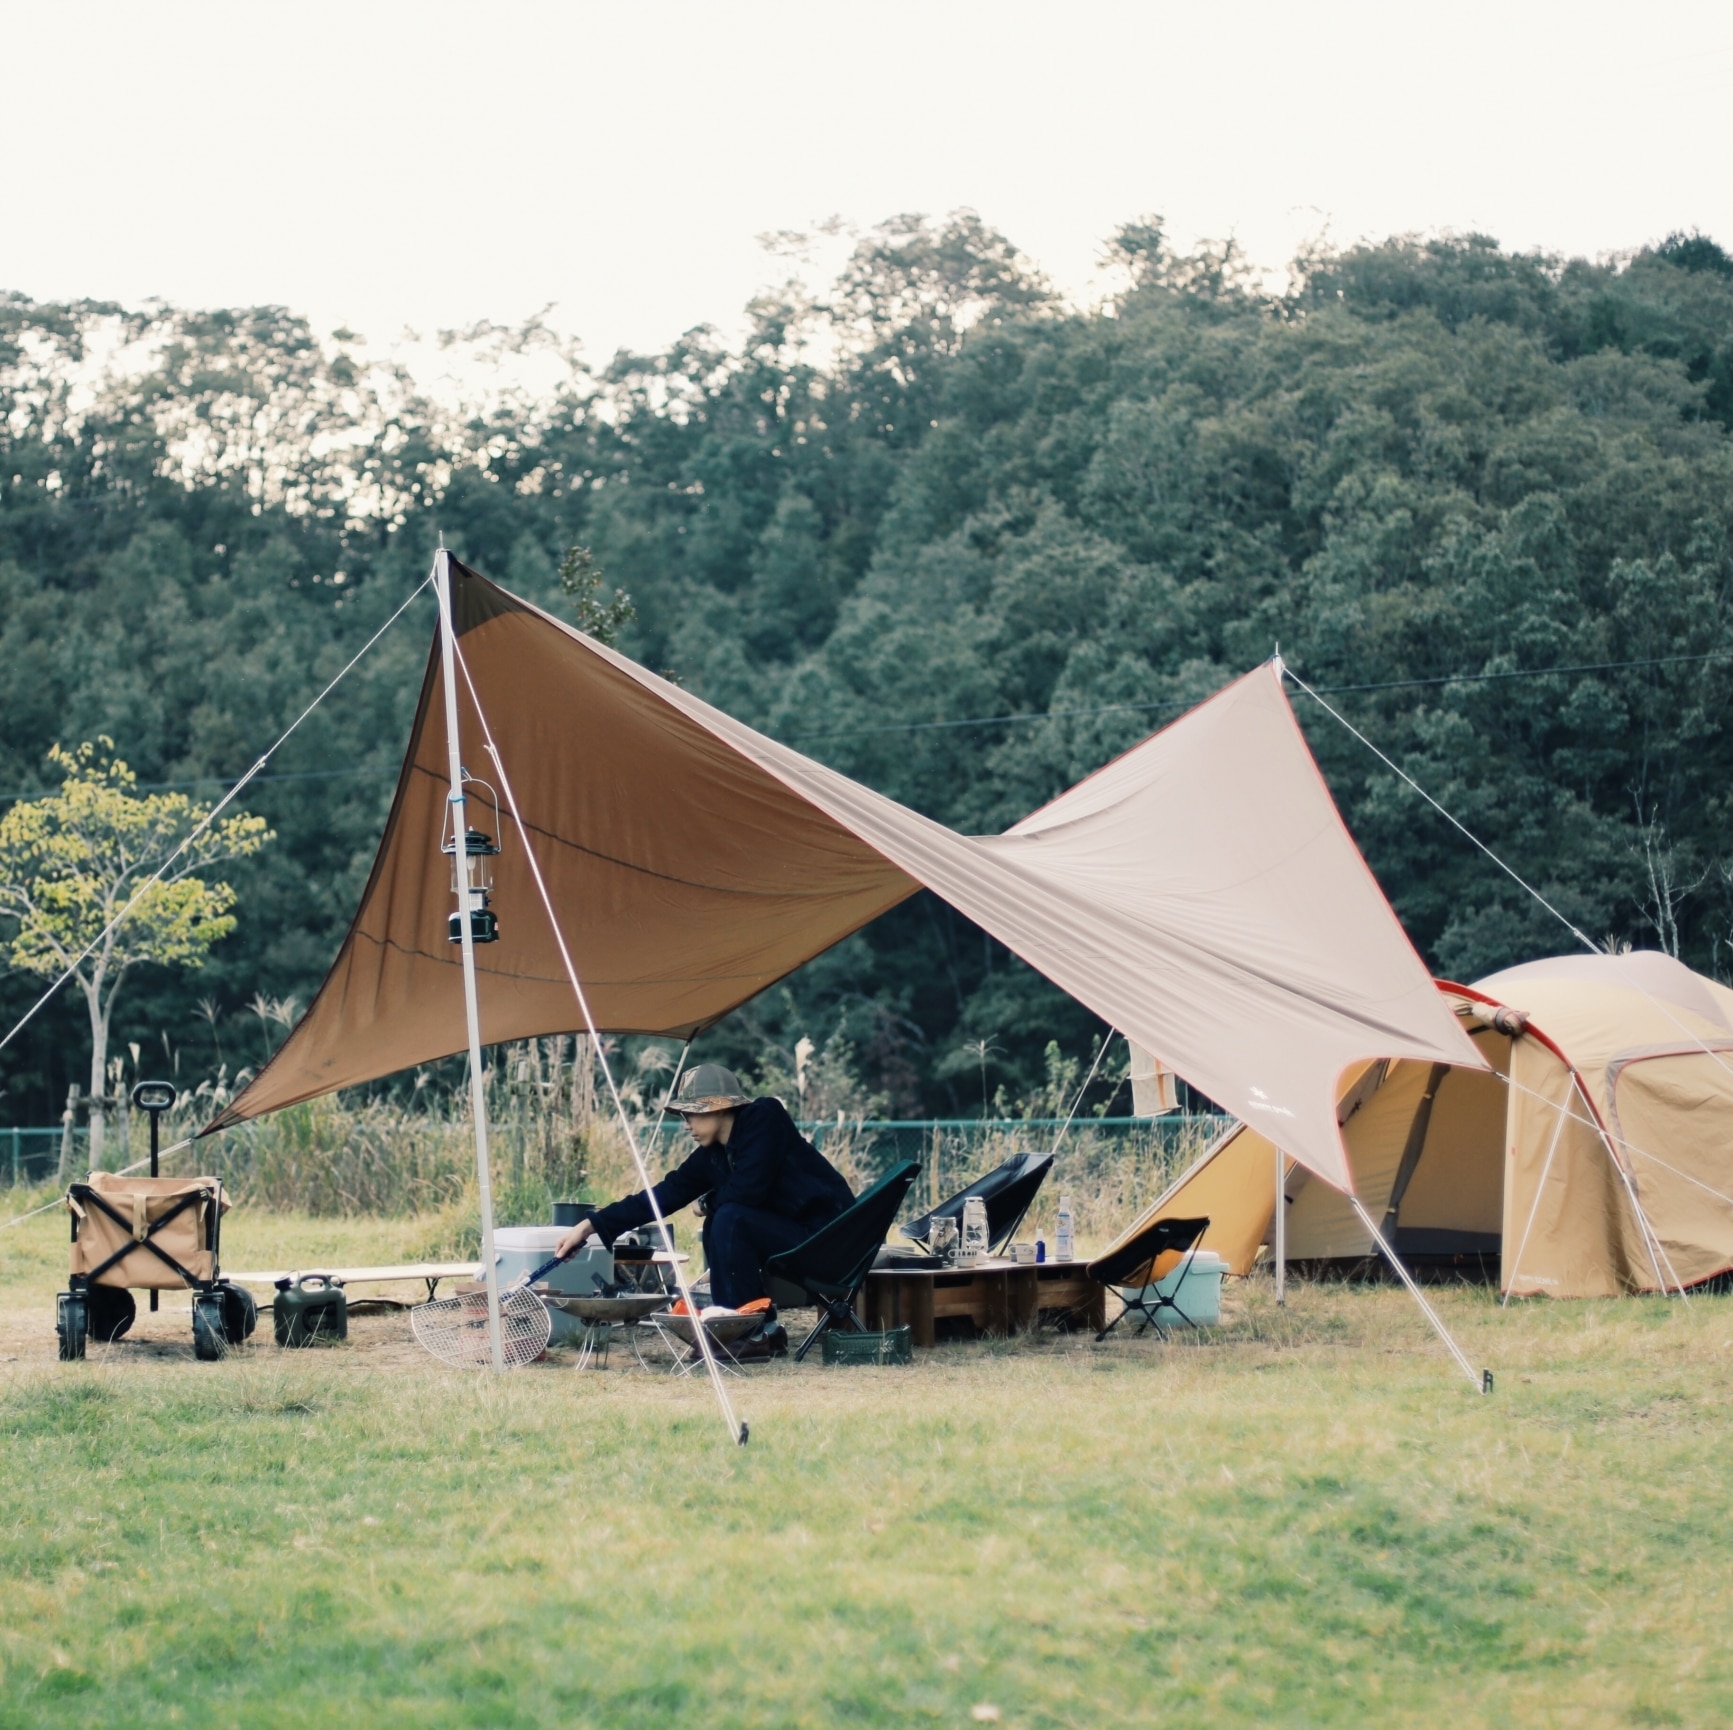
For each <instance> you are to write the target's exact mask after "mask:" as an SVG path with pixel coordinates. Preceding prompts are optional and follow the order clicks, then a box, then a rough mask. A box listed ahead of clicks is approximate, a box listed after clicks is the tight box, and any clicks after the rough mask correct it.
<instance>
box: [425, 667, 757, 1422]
mask: <svg viewBox="0 0 1733 1730" xmlns="http://www.w3.org/2000/svg"><path fill="white" fill-rule="evenodd" d="M458 664H459V665H460V666H463V677H464V682H465V683H466V684H467V685H468V686H469V699H470V701H471V702H472V703H474V704H475V718H476V720H478V721H479V722H480V723H481V736H482V738H483V740H484V741H485V743H486V746H487V754H488V756H489V757H491V758H492V759H493V766H494V769H495V770H496V771H497V772H498V774H499V786H500V791H501V792H502V793H504V794H505V802H506V809H507V810H509V811H510V812H511V816H512V822H513V823H515V824H516V825H517V832H518V840H519V842H520V843H521V844H522V846H523V850H524V862H525V864H527V865H528V866H529V868H530V876H531V877H532V878H533V879H534V881H535V886H536V893H537V894H538V895H539V896H540V897H541V903H542V909H543V911H544V912H545V913H546V914H547V916H548V925H549V927H550V928H551V929H552V931H553V935H554V943H555V945H556V946H557V947H558V949H559V952H560V959H561V961H563V962H564V963H565V968H566V977H567V979H569V980H570V981H571V986H572V995H573V996H574V997H575V998H576V999H577V1000H578V1013H579V1014H580V1015H582V1016H583V1018H584V1026H585V1027H586V1028H587V1029H588V1031H589V1035H590V1047H591V1050H592V1051H593V1052H594V1054H595V1061H596V1062H597V1063H598V1064H599V1065H600V1066H601V1071H602V1078H603V1080H605V1081H606V1082H607V1084H608V1092H609V1093H610V1094H611V1095H612V1097H613V1101H614V1110H615V1112H616V1113H617V1114H618V1116H619V1119H620V1127H621V1129H623V1130H624V1131H625V1134H626V1146H627V1148H628V1150H629V1151H630V1152H631V1155H632V1163H633V1165H635V1166H636V1167H637V1168H638V1178H639V1181H640V1182H641V1183H642V1184H643V1185H644V1194H645V1196H646V1198H647V1199H648V1200H649V1203H650V1212H651V1214H652V1215H653V1216H654V1217H655V1224H656V1230H657V1232H658V1233H659V1234H660V1235H661V1238H662V1241H663V1242H664V1243H665V1244H666V1245H667V1246H668V1254H669V1256H670V1257H671V1260H670V1264H669V1265H670V1269H671V1271H672V1272H673V1275H674V1284H675V1285H676V1286H678V1287H679V1290H680V1297H681V1299H682V1301H683V1302H684V1303H685V1305H686V1312H687V1314H688V1315H690V1316H691V1318H692V1332H693V1335H694V1337H695V1338H696V1339H697V1341H698V1350H699V1354H700V1356H702V1358H703V1359H704V1368H705V1371H706V1373H707V1374H708V1375H709V1377H710V1386H711V1387H712V1388H713V1389H714V1390H715V1394H716V1405H717V1409H718V1410H719V1411H720V1412H721V1414H722V1422H723V1423H724V1424H725V1425H726V1426H727V1429H728V1437H729V1440H730V1441H733V1442H736V1443H738V1444H739V1445H741V1446H742V1447H744V1446H745V1444H746V1441H747V1439H748V1437H749V1436H750V1435H751V1430H750V1428H749V1426H748V1425H746V1424H745V1423H743V1422H742V1421H741V1420H740V1419H739V1418H737V1417H736V1416H735V1415H734V1403H733V1401H731V1400H730V1399H729V1397H728V1389H727V1387H726V1386H725V1385H724V1383H723V1380H722V1367H721V1365H720V1364H718V1363H717V1361H716V1350H715V1346H714V1345H713V1344H712V1342H711V1338H710V1330H709V1329H708V1328H707V1327H705V1325H704V1320H703V1317H702V1316H700V1315H699V1313H698V1306H697V1304H695V1303H694V1302H693V1301H692V1288H691V1287H690V1286H689V1285H688V1284H687V1283H686V1275H685V1274H684V1273H683V1272H682V1271H681V1268H680V1258H679V1257H678V1256H677V1255H675V1254H674V1234H673V1232H672V1230H671V1229H670V1228H669V1225H668V1221H667V1219H666V1218H665V1217H664V1216H663V1213H662V1204H661V1202H659V1201H658V1200H657V1199H656V1185H655V1184H654V1182H652V1181H651V1178H650V1170H649V1167H648V1166H647V1165H645V1163H644V1155H643V1151H642V1150H641V1149H640V1148H639V1146H638V1138H637V1136H636V1135H635V1134H634V1133H633V1132H632V1119H631V1117H630V1115H629V1114H628V1112H627V1110H626V1102H625V1100H624V1099H622V1098H621V1097H620V1086H619V1083H618V1082H617V1081H616V1080H615V1079H614V1070H613V1065H612V1064H610V1063H609V1062H608V1057H607V1053H606V1052H605V1051H603V1050H602V1035H601V1031H600V1030H599V1029H598V1028H597V1026H596V1018H595V1016H594V1015H592V1014H591V1013H590V1000H589V997H588V996H587V995H586V994H585V991H584V985H583V981H582V980H581V979H580V978H579V977H578V969H577V967H576V965H575V964H574V963H573V961H572V952H571V950H570V949H569V948H568V947H567V946H566V934H565V932H564V931H563V930H562V929H561V928H560V921H559V916H558V915H557V914H556V913H555V912H554V898H553V897H552V896H551V895H550V894H549V893H548V885H547V879H546V878H544V877H543V876H542V868H541V865H540V864H539V862H538V861H537V859H536V851H535V848H533V847H532V846H531V845H530V835H529V826H528V825H527V824H526V823H525V822H524V817H523V812H522V811H521V810H520V809H519V808H518V802H517V795H516V794H515V793H514V792H513V791H512V786H511V777H510V776H509V775H508V774H507V773H506V769H505V760H504V758H502V757H501V756H500V754H499V746H498V745H497V744H495V743H494V737H493V729H492V728H491V727H489V726H488V724H487V711H486V710H485V709H484V708H483V707H482V706H481V693H480V692H478V691H477V690H476V688H475V681H474V680H473V679H471V678H470V676H469V668H468V667H467V666H464V665H463V662H462V660H461V659H459V661H458ZM691 1044H692V1042H691V1040H687V1042H686V1050H690V1048H691ZM686 1050H683V1051H682V1052H681V1054H680V1061H681V1063H682V1065H684V1063H685V1061H686ZM677 1083H678V1076H676V1084H677Z"/></svg>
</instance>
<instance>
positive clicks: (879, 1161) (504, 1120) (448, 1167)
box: [0, 1101, 1233, 1231]
mask: <svg viewBox="0 0 1733 1730" xmlns="http://www.w3.org/2000/svg"><path fill="white" fill-rule="evenodd" d="M520 1116H521V1117H522V1121H519V1118H520ZM327 1119H329V1121H327ZM1232 1122H1233V1119H1231V1118H1228V1117H1223V1116H1218V1115H1215V1114H1201V1113H1200V1114H1189V1115H1188V1114H1181V1113H1175V1114H1173V1115H1171V1116H1168V1117H1159V1118H1147V1117H1102V1118H1097V1117H1083V1118H1075V1119H1073V1120H1071V1122H1070V1125H1069V1127H1067V1125H1066V1122H1065V1120H1064V1119H1062V1118H978V1117H975V1118H869V1119H864V1120H862V1119H855V1120H846V1119H845V1120H843V1121H840V1122H839V1121H834V1120H833V1121H830V1122H825V1123H811V1122H807V1123H802V1124H801V1126H800V1127H801V1131H802V1133H803V1134H804V1135H805V1136H806V1137H807V1138H808V1140H810V1141H811V1142H812V1143H813V1144H814V1146H816V1147H817V1148H818V1149H819V1150H820V1151H821V1152H822V1153H823V1154H824V1155H825V1157H826V1158H827V1159H829V1160H830V1161H831V1162H832V1163H833V1164H834V1165H835V1166H836V1167H837V1168H838V1169H839V1170H840V1171H841V1172H842V1173H843V1174H844V1176H846V1177H847V1178H848V1179H849V1181H850V1182H851V1183H852V1184H853V1185H854V1186H855V1188H856V1189H857V1190H858V1189H861V1188H863V1187H864V1186H865V1185H867V1184H868V1183H871V1182H872V1181H874V1180H875V1179H876V1178H878V1177H880V1176H882V1175H883V1174H884V1173H885V1172H886V1171H888V1170H889V1169H890V1168H891V1167H892V1166H893V1165H896V1164H898V1163H899V1162H901V1161H903V1160H913V1161H914V1162H915V1163H916V1164H918V1165H919V1166H920V1168H921V1171H920V1176H919V1178H918V1179H917V1180H916V1185H915V1188H914V1190H913V1192H912V1193H911V1195H910V1197H909V1206H910V1210H911V1212H912V1213H918V1212H923V1211H925V1209H927V1208H929V1207H931V1206H933V1205H935V1204H936V1203H937V1202H940V1201H942V1200H944V1199H945V1197H946V1196H948V1195H952V1194H954V1193H955V1192H956V1191H957V1190H959V1189H961V1188H963V1187H964V1186H965V1185H966V1184H967V1183H969V1182H970V1181H971V1180H973V1179H974V1178H977V1177H979V1176H981V1175H982V1174H983V1173H984V1172H986V1171H989V1170H991V1169H992V1167H994V1166H995V1165H997V1164H999V1163H1000V1162H1001V1161H1002V1160H1005V1159H1008V1158H1009V1157H1010V1156H1011V1155H1012V1154H1014V1153H1029V1152H1046V1151H1050V1150H1052V1149H1053V1148H1054V1146H1055V1145H1056V1144H1057V1145H1058V1149H1059V1157H1058V1159H1057V1160H1056V1161H1055V1165H1054V1171H1053V1175H1052V1177H1051V1178H1050V1179H1049V1180H1048V1183H1047V1184H1046V1185H1045V1186H1044V1191H1043V1196H1042V1200H1041V1202H1040V1204H1039V1206H1038V1210H1037V1211H1038V1213H1044V1212H1049V1211H1052V1210H1054V1209H1056V1208H1057V1206H1058V1197H1059V1195H1060V1194H1061V1193H1065V1194H1068V1195H1069V1196H1070V1197H1071V1199H1072V1205H1073V1210H1074V1212H1075V1214H1076V1216H1077V1219H1078V1225H1079V1229H1080V1230H1085V1231H1087V1230H1089V1229H1091V1227H1092V1226H1094V1227H1098V1228H1100V1229H1109V1228H1112V1227H1115V1226H1116V1225H1118V1224H1122V1223H1123V1222H1124V1220H1125V1218H1126V1217H1127V1215H1128V1214H1129V1213H1133V1212H1135V1211H1137V1210H1138V1209H1140V1208H1142V1207H1144V1206H1147V1205H1148V1203H1149V1202H1150V1201H1152V1200H1154V1198H1155V1197H1156V1196H1157V1195H1159V1194H1160V1193H1161V1191H1162V1190H1163V1189H1165V1188H1166V1187H1167V1185H1168V1184H1169V1183H1171V1182H1172V1180H1173V1179H1174V1178H1175V1177H1176V1176H1177V1175H1178V1174H1179V1173H1180V1172H1181V1171H1183V1170H1184V1169H1185V1167H1186V1166H1187V1165H1189V1164H1190V1163H1191V1162H1192V1161H1193V1160H1194V1159H1195V1158H1196V1157H1197V1156H1198V1155H1199V1154H1200V1153H1201V1152H1203V1150H1204V1149H1205V1148H1207V1147H1208V1146H1209V1145H1210V1144H1211V1143H1212V1142H1213V1141H1215V1140H1216V1139H1217V1138H1218V1137H1219V1136H1220V1135H1221V1134H1222V1132H1223V1131H1224V1130H1225V1129H1227V1128H1228V1127H1229V1126H1230V1125H1231V1124H1232ZM189 1127H190V1125H189ZM1062 1131H1063V1135H1061V1132H1062ZM639 1132H640V1135H641V1137H642V1139H643V1141H644V1143H645V1144H646V1145H645V1152H646V1154H647V1155H648V1156H649V1157H650V1161H651V1164H652V1167H653V1169H660V1170H666V1169H668V1168H669V1167H670V1166H672V1165H673V1164H675V1163H676V1162H677V1161H678V1160H679V1159H680V1158H681V1157H682V1156H683V1154H684V1151H685V1149H686V1147H687V1146H688V1145H689V1143H688V1142H687V1140H686V1137H685V1133H684V1129H683V1127H682V1125H681V1124H680V1122H679V1120H678V1119H674V1118H661V1117H658V1118H655V1119H653V1120H651V1121H647V1122H641V1123H640V1124H639ZM65 1133H66V1131H65V1129H64V1127H63V1126H60V1125H56V1126H54V1127H52V1128H25V1127H18V1128H6V1127H0V1183H7V1182H9V1183H10V1184H11V1186H12V1187H13V1188H15V1189H40V1188H41V1187H42V1186H44V1185H47V1184H50V1183H52V1182H53V1181H54V1178H55V1173H56V1171H57V1169H58V1166H59V1162H60V1154H61V1147H62V1141H63V1137H64V1135H65ZM72 1133H73V1135H74V1137H75V1149H74V1168H75V1169H77V1170H79V1171H80V1172H82V1171H83V1169H84V1165H83V1159H84V1155H85V1148H86V1147H87V1146H88V1141H89V1131H88V1130H87V1129H85V1128H83V1127H79V1128H76V1129H74V1130H73V1132H72ZM175 1133H176V1134H184V1133H186V1131H185V1130H183V1129H179V1128H178V1127H177V1128H176V1130H175ZM131 1139H132V1144H133V1145H132V1146H131V1148H130V1157H133V1158H136V1157H138V1156H139V1155H140V1154H141V1153H142V1152H143V1149H144V1146H145V1145H147V1144H146V1143H144V1141H143V1133H142V1126H135V1128H134V1132H133V1135H132V1138H131ZM163 1139H164V1140H165V1141H168V1140H170V1139H171V1135H170V1133H169V1126H165V1133H164V1138H163ZM614 1139H617V1137H615V1136H614V1135H613V1133H612V1130H611V1126H605V1125H602V1124H597V1125H596V1130H595V1132H593V1133H592V1134H591V1135H590V1136H589V1137H587V1138H585V1139H584V1140H582V1141H573V1140H572V1138H571V1137H570V1136H552V1135H550V1133H549V1126H548V1125H547V1124H545V1123H543V1122H542V1121H541V1119H540V1118H539V1117H532V1116H529V1115H525V1114H521V1113H515V1112H513V1111H510V1110H507V1111H502V1112H501V1113H500V1114H499V1116H498V1117H497V1118H496V1120H495V1124H494V1136H493V1154H494V1165H495V1181H496V1184H497V1185H499V1186H501V1189H502V1193H504V1194H506V1195H509V1196H514V1197H515V1196H516V1195H517V1192H518V1191H522V1192H523V1193H522V1195H521V1197H520V1198H518V1200H517V1205H518V1207H519V1208H520V1210H526V1209H527V1210H528V1211H529V1212H530V1213H537V1212H539V1211H540V1210H541V1209H542V1208H543V1206H544V1200H545V1198H546V1197H552V1198H554V1199H559V1198H560V1197H562V1196H565V1197H570V1198H572V1199H576V1198H577V1197H578V1196H580V1195H581V1196H583V1197H584V1198H586V1199H591V1200H610V1199H612V1195H613V1194H614V1193H616V1192H618V1191H620V1190H622V1189H623V1188H625V1187H628V1186H630V1185H631V1184H632V1183H634V1182H635V1180H634V1179H632V1178H631V1177H630V1175H629V1173H628V1172H627V1170H626V1167H625V1161H624V1158H623V1156H620V1155H619V1150H617V1149H612V1148H611V1147H610V1145H609V1144H610V1143H611V1142H612V1140H614ZM109 1142H110V1157H109V1158H108V1160H107V1161H106V1163H108V1164H109V1165H115V1166H117V1165H120V1164H124V1163H125V1158H124V1157H123V1154H126V1153H127V1152H128V1149H127V1141H126V1138H125V1136H124V1135H123V1134H122V1133H119V1132H118V1130H117V1128H116V1127H111V1129H110V1135H109ZM611 1155H612V1156H614V1157H611ZM180 1157H182V1158H186V1157H191V1158H192V1159H193V1160H194V1161H195V1163H197V1164H198V1165H199V1166H200V1168H201V1169H207V1168H208V1169H209V1170H211V1171H212V1172H213V1173H214V1174H215V1175H218V1176H221V1177H222V1178H223V1179H224V1181H225V1182H227V1183H229V1184H230V1185H231V1187H232V1188H233V1189H234V1190H235V1193H236V1198H237V1200H244V1201H247V1202H250V1203H252V1204H253V1205H256V1206H262V1207H266V1208H276V1209H285V1208H286V1209H289V1210H292V1211H297V1212H300V1211H305V1212H311V1213H315V1214H363V1215H364V1214H373V1213H380V1214H395V1213H409V1212H422V1211H427V1210H430V1209H438V1208H441V1207H449V1206H452V1205H458V1206H460V1207H461V1206H462V1204H463V1200H464V1197H465V1193H466V1191H467V1189H468V1187H469V1186H470V1184H471V1182H472V1179H473V1170H474V1168H473V1164H472V1161H473V1157H474V1155H473V1151H472V1147H471V1143H470V1139H469V1132H468V1128H467V1125H466V1123H464V1122H463V1121H461V1120H459V1119H445V1118H442V1117H435V1116H417V1115H413V1114H405V1113H401V1112H398V1111H395V1110H393V1109H390V1108H387V1107H385V1106H383V1105H380V1104H374V1105H367V1106H363V1107H360V1108H359V1109H344V1108H341V1107H339V1106H338V1105H337V1104H336V1103H335V1102H320V1101H316V1102H313V1103H312V1104H310V1105H307V1106H300V1107H293V1108H291V1109H290V1110H288V1111H286V1112H282V1113H279V1114H277V1115H276V1116H275V1117H274V1118H272V1119H267V1120H265V1121H263V1122H261V1123H259V1124H249V1125H246V1126H244V1127H243V1129H242V1130H240V1131H238V1132H235V1133H232V1134H230V1135H228V1136H224V1137H220V1138H217V1139H216V1140H214V1141H211V1142H206V1143H203V1144H200V1145H199V1147H198V1149H197V1151H196V1152H193V1153H189V1154H186V1155H182V1156H180ZM175 1169H177V1170H179V1169H180V1167H179V1166H178V1165H177V1166H176V1168H175Z"/></svg>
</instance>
